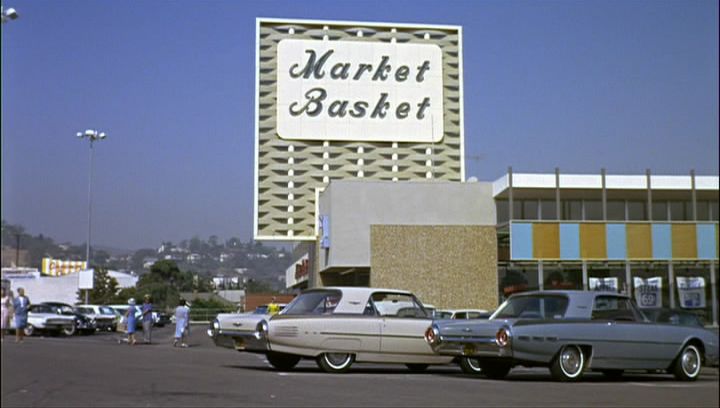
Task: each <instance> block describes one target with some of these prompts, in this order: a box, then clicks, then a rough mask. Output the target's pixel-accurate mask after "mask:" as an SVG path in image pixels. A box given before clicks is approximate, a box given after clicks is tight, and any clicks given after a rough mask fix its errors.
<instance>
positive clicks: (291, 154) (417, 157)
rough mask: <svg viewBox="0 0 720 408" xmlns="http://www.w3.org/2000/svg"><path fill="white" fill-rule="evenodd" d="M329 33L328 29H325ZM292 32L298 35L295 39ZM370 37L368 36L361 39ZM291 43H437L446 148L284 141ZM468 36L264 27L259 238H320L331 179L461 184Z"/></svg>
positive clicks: (431, 30) (362, 26) (369, 28)
mask: <svg viewBox="0 0 720 408" xmlns="http://www.w3.org/2000/svg"><path fill="white" fill-rule="evenodd" d="M325 28H327V29H325ZM291 32H292V33H291ZM359 32H362V36H358V33H359ZM285 38H295V39H316V40H323V39H324V38H326V39H327V41H336V40H343V41H380V42H391V41H392V40H393V39H394V40H395V41H397V43H408V42H411V43H423V44H436V45H437V46H439V47H440V49H441V51H442V59H443V107H444V119H443V120H444V122H443V125H444V136H443V139H442V140H441V141H440V142H439V143H434V144H425V143H390V142H377V143H360V142H336V141H333V142H327V141H326V142H319V141H302V140H292V141H291V140H282V139H280V138H279V137H278V135H277V130H276V109H277V106H276V92H277V89H276V82H277V72H276V66H277V60H276V59H277V53H276V51H277V45H278V43H279V42H280V41H281V40H282V39H285ZM460 42H461V35H460V30H459V28H456V27H455V28H453V27H441V28H438V27H432V26H430V27H425V28H423V27H422V26H417V27H407V26H398V27H392V26H390V25H383V26H380V25H373V24H371V23H367V24H366V23H336V22H332V21H327V22H320V21H302V20H300V21H291V20H284V21H271V20H261V21H260V22H259V25H258V48H259V49H258V51H257V52H258V63H259V67H258V95H257V105H258V106H257V108H258V118H257V151H256V172H257V174H256V183H257V186H256V189H257V191H256V199H257V210H256V214H255V218H256V234H255V237H256V238H257V239H314V237H315V218H316V217H315V190H316V189H318V188H323V187H325V186H326V185H327V184H328V182H329V181H330V180H334V179H353V178H369V179H374V180H393V179H397V180H420V179H422V180H424V179H427V178H428V175H429V176H430V178H433V179H440V180H448V181H461V180H462V177H463V174H464V172H463V157H462V137H463V136H462V132H463V131H462V115H463V112H462V98H461V87H462V86H461V44H460Z"/></svg>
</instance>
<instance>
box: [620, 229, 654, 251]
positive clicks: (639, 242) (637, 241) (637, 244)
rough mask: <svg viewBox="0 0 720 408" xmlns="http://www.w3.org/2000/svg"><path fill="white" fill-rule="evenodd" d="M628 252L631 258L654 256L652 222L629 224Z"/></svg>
mask: <svg viewBox="0 0 720 408" xmlns="http://www.w3.org/2000/svg"><path fill="white" fill-rule="evenodd" d="M626 230H627V254H628V258H629V259H651V258H652V256H653V255H652V232H651V228H650V224H627V227H626Z"/></svg>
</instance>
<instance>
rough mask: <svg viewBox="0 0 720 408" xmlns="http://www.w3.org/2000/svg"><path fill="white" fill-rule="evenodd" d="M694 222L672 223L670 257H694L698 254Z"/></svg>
mask: <svg viewBox="0 0 720 408" xmlns="http://www.w3.org/2000/svg"><path fill="white" fill-rule="evenodd" d="M697 255H698V248H697V231H696V229H695V224H673V225H672V257H673V259H675V258H684V259H696V258H697V257H698V256H697Z"/></svg>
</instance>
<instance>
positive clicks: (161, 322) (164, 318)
mask: <svg viewBox="0 0 720 408" xmlns="http://www.w3.org/2000/svg"><path fill="white" fill-rule="evenodd" d="M171 317H172V316H170V314H168V313H165V312H153V325H154V326H156V327H163V326H165V325H166V324H170V323H171Z"/></svg>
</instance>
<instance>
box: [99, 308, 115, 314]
mask: <svg viewBox="0 0 720 408" xmlns="http://www.w3.org/2000/svg"><path fill="white" fill-rule="evenodd" d="M100 314H104V315H114V314H115V311H114V310H113V309H112V308H111V307H107V306H100Z"/></svg>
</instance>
